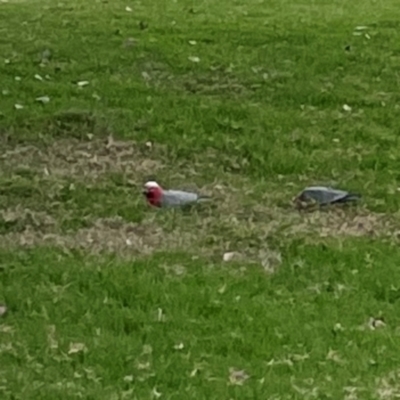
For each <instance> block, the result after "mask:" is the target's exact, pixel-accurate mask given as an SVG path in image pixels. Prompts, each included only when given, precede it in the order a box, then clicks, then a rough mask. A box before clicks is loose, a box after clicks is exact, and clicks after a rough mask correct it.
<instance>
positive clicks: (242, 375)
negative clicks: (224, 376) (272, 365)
mask: <svg viewBox="0 0 400 400" xmlns="http://www.w3.org/2000/svg"><path fill="white" fill-rule="evenodd" d="M249 378H250V376H249V375H247V374H246V372H245V371H243V370H236V369H234V368H230V369H229V382H230V384H231V385H243V383H244V382H245V381H247V379H249Z"/></svg>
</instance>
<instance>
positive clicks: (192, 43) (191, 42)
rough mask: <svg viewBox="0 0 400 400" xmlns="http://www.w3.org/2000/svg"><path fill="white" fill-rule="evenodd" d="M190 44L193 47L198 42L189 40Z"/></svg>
mask: <svg viewBox="0 0 400 400" xmlns="http://www.w3.org/2000/svg"><path fill="white" fill-rule="evenodd" d="M189 44H191V45H192V46H195V45H196V44H197V42H196V41H195V40H189Z"/></svg>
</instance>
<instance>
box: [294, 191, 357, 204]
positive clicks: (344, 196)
mask: <svg viewBox="0 0 400 400" xmlns="http://www.w3.org/2000/svg"><path fill="white" fill-rule="evenodd" d="M360 198H361V196H360V195H359V194H358V193H350V192H347V191H345V190H339V189H333V188H331V187H326V186H310V187H307V188H305V189H304V190H303V191H302V192H301V193H300V194H299V195H298V196H297V197H296V198H295V202H296V203H298V204H299V205H302V206H303V207H304V206H308V205H311V204H314V205H315V204H317V205H320V206H325V205H328V204H337V203H349V202H353V201H357V200H359V199H360Z"/></svg>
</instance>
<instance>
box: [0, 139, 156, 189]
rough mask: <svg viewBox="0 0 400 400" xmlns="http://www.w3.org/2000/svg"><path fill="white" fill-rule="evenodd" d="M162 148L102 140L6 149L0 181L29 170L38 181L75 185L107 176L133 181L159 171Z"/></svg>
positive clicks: (72, 141) (131, 142) (0, 161)
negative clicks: (63, 181) (69, 181)
mask: <svg viewBox="0 0 400 400" xmlns="http://www.w3.org/2000/svg"><path fill="white" fill-rule="evenodd" d="M162 152H163V148H162V147H161V146H157V149H154V146H153V144H152V143H150V142H149V143H147V144H138V143H136V142H134V141H118V140H114V138H113V137H112V136H108V137H107V138H105V139H93V140H87V141H80V140H78V139H70V138H68V139H60V140H57V141H55V142H53V143H52V144H50V145H47V146H45V145H43V144H41V145H37V146H34V145H27V146H16V147H10V146H9V147H6V148H5V150H4V151H3V152H2V154H1V155H0V177H1V175H6V174H12V173H15V172H16V171H21V170H24V169H25V170H29V171H30V173H32V174H35V175H37V176H38V177H39V178H40V177H47V178H48V177H53V178H55V179H59V178H65V177H68V178H69V179H74V180H78V181H96V180H99V179H102V178H103V177H104V175H106V174H109V173H119V172H120V173H123V174H125V175H126V176H127V177H132V178H137V177H143V176H146V175H151V174H154V173H157V172H158V171H159V170H160V169H162V168H163V163H162V162H161V161H160V159H159V158H157V159H155V158H154V155H153V154H154V153H155V154H156V156H155V157H157V155H158V156H159V154H160V153H161V154H162Z"/></svg>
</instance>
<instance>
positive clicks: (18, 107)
mask: <svg viewBox="0 0 400 400" xmlns="http://www.w3.org/2000/svg"><path fill="white" fill-rule="evenodd" d="M14 108H15V109H16V110H22V109H23V108H24V106H23V105H22V104H14Z"/></svg>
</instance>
